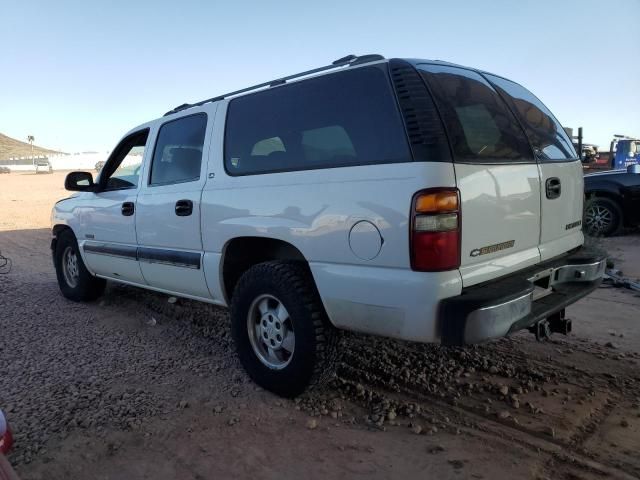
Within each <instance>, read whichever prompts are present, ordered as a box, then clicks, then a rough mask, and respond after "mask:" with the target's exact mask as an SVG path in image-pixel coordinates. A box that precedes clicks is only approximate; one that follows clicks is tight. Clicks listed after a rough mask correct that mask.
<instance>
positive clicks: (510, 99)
mask: <svg viewBox="0 0 640 480" xmlns="http://www.w3.org/2000/svg"><path fill="white" fill-rule="evenodd" d="M481 75H482V76H483V77H484V78H485V79H486V80H487V81H488V82H489V83H490V84H491V85H492V86H493V88H494V89H495V90H496V91H497V92H498V94H499V95H500V96H501V97H502V98H503V100H504V102H505V103H506V104H507V106H508V107H509V108H510V109H511V111H512V112H513V114H514V115H515V116H516V118H517V119H518V121H519V122H520V124H521V125H522V128H523V129H524V132H525V134H526V135H527V138H528V139H529V143H530V144H531V148H532V149H533V153H534V155H535V158H536V160H537V161H538V162H541V163H562V162H575V161H576V160H580V155H579V153H578V152H577V151H576V149H575V146H574V145H573V141H572V139H571V137H569V135H568V134H567V132H566V131H565V130H564V127H563V126H562V123H561V122H560V121H559V120H558V119H557V118H556V116H555V115H554V114H553V112H552V111H551V109H549V107H547V106H546V105H545V103H544V102H543V101H542V100H540V99H539V98H538V96H537V95H535V94H534V93H533V92H532V91H531V90H529V89H528V88H526V87H524V86H523V85H520V84H519V83H518V82H514V81H513V80H511V79H509V78H505V77H502V76H500V75H496V74H493V73H488V72H481ZM496 80H497V81H500V82H508V83H510V84H512V85H513V86H515V87H517V88H520V89H522V90H523V91H524V93H525V94H527V95H528V96H531V97H532V98H533V99H534V100H535V101H537V102H538V103H539V104H540V106H542V107H543V108H544V110H542V109H540V108H539V107H538V106H537V105H535V104H533V105H534V107H536V108H538V110H540V112H541V113H542V114H543V115H546V116H547V117H549V118H550V119H551V120H552V122H553V123H554V125H557V126H559V127H560V129H559V130H558V132H559V133H560V137H564V140H565V143H567V145H568V147H569V149H570V152H573V153H574V155H572V156H565V157H563V158H549V157H545V156H542V155H539V154H538V151H543V149H540V148H538V146H536V142H535V138H533V137H534V135H532V134H531V133H530V129H531V130H533V128H532V127H531V126H530V125H529V122H527V120H526V118H523V115H521V113H520V110H519V109H518V107H517V105H516V104H515V98H514V96H513V95H512V94H511V93H509V92H508V91H507V90H505V89H504V88H503V86H501V85H500V84H499V83H498V82H497V81H496ZM545 110H546V111H545ZM556 149H558V148H557V147H556ZM558 150H559V149H558Z"/></svg>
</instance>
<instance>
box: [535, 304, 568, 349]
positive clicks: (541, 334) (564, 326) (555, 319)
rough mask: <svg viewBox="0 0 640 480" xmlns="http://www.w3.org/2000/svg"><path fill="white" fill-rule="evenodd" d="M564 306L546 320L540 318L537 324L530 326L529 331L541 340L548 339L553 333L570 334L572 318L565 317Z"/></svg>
mask: <svg viewBox="0 0 640 480" xmlns="http://www.w3.org/2000/svg"><path fill="white" fill-rule="evenodd" d="M564 315H565V313H564V308H563V309H562V310H560V311H559V312H557V313H554V314H553V315H550V316H548V317H547V318H545V319H544V320H540V321H539V322H537V323H536V324H535V325H532V326H531V327H529V331H530V332H531V333H533V334H535V336H536V340H538V341H539V342H541V341H543V340H546V339H547V338H549V337H550V336H551V334H552V333H561V334H563V335H569V334H570V333H571V320H570V319H568V318H565V316H564Z"/></svg>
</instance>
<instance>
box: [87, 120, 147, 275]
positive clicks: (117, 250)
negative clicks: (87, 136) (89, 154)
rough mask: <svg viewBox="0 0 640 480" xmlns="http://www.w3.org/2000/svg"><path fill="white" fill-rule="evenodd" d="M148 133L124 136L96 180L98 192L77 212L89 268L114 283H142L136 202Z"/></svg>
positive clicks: (90, 196)
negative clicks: (137, 243) (136, 223)
mask: <svg viewBox="0 0 640 480" xmlns="http://www.w3.org/2000/svg"><path fill="white" fill-rule="evenodd" d="M148 136H149V131H148V130H142V131H139V132H136V133H134V134H132V135H129V136H127V137H126V138H125V139H124V140H122V142H120V144H119V145H118V146H117V147H116V148H115V150H114V151H113V153H112V155H111V157H110V158H109V160H108V161H107V163H106V164H105V166H104V168H103V170H102V172H101V173H100V176H99V177H98V180H97V184H98V191H97V192H96V193H93V194H89V195H88V196H87V203H86V205H81V206H80V208H79V209H78V211H79V218H80V225H81V231H80V232H79V233H80V238H78V243H79V244H80V246H81V248H82V251H83V254H84V259H85V262H86V263H87V265H88V266H89V269H90V270H91V271H93V272H94V273H95V274H97V275H100V276H102V277H107V278H111V279H114V280H122V281H127V282H133V283H137V284H144V283H145V282H144V278H143V277H142V273H141V271H140V267H139V265H138V261H137V255H136V249H137V245H136V226H135V218H136V215H137V211H136V210H137V207H136V200H137V196H138V192H139V191H140V172H141V168H142V165H143V161H144V155H145V147H146V144H147V139H148Z"/></svg>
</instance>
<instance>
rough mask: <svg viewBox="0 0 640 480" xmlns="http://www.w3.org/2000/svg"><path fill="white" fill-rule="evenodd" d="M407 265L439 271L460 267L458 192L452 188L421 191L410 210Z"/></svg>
mask: <svg viewBox="0 0 640 480" xmlns="http://www.w3.org/2000/svg"><path fill="white" fill-rule="evenodd" d="M410 234H411V268H412V269H413V270H417V271H422V272H440V271H445V270H453V269H456V268H458V267H460V241H461V230H460V193H459V192H458V190H457V189H455V188H439V189H431V190H423V191H421V192H418V193H417V194H416V195H415V196H414V198H413V205H412V211H411V233H410Z"/></svg>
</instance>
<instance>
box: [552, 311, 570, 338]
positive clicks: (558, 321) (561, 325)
mask: <svg viewBox="0 0 640 480" xmlns="http://www.w3.org/2000/svg"><path fill="white" fill-rule="evenodd" d="M547 320H548V321H549V327H550V328H551V331H552V332H553V333H561V334H563V335H569V334H570V333H571V319H569V318H564V308H563V309H562V310H560V311H559V312H558V313H554V314H553V315H551V316H550V317H549V318H547Z"/></svg>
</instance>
